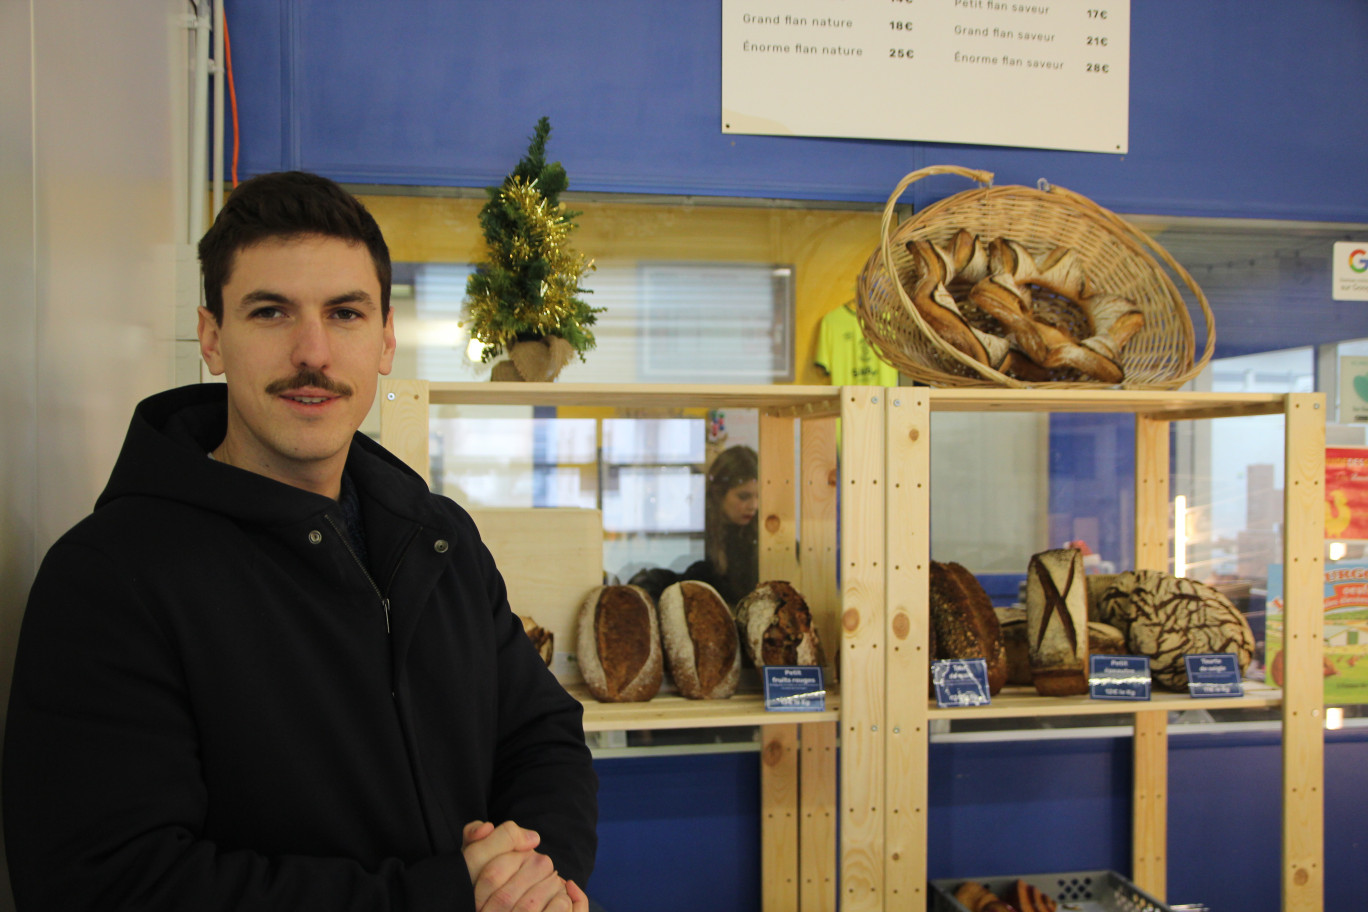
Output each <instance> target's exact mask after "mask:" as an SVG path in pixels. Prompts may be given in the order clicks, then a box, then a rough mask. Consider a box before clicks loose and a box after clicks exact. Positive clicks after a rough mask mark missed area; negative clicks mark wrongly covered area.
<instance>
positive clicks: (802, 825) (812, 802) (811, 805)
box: [798, 722, 837, 912]
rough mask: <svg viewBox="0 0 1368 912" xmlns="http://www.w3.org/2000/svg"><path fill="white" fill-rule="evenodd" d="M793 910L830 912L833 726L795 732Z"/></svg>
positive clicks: (833, 896)
mask: <svg viewBox="0 0 1368 912" xmlns="http://www.w3.org/2000/svg"><path fill="white" fill-rule="evenodd" d="M798 737H799V739H800V740H799V748H800V750H801V757H800V759H799V761H798V764H799V770H798V777H799V782H800V785H799V795H798V802H799V816H798V874H799V884H798V896H799V905H798V908H799V909H801V910H802V912H835V909H836V851H835V847H836V813H837V807H836V723H835V722H813V723H809V724H807V725H803V726H800V727H799V733H798Z"/></svg>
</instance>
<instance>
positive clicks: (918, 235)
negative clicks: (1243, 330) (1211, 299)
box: [856, 165, 1216, 389]
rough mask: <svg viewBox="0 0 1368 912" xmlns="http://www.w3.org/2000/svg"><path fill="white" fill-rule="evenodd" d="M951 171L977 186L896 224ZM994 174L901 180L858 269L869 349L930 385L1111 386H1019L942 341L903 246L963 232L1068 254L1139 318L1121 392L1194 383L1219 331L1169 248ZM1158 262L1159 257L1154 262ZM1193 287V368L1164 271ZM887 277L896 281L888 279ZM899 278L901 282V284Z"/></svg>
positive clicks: (964, 172) (1064, 193)
mask: <svg viewBox="0 0 1368 912" xmlns="http://www.w3.org/2000/svg"><path fill="white" fill-rule="evenodd" d="M937 174H955V175H959V176H961V177H965V178H968V179H970V180H973V181H976V182H978V183H979V184H980V185H981V186H980V187H978V188H976V189H973V190H965V191H963V192H961V193H957V194H955V195H954V196H951V197H948V198H946V199H943V200H940V201H939V202H936V203H933V204H932V205H930V206H927V207H926V208H925V209H923V210H922V211H921V212H919V213H917V214H916V215H914V216H913V217H911V218H909V219H907V220H906V221H904V222H903V223H902V224H898V225H895V224H894V213H895V210H896V207H897V205H898V201H899V200H900V199H901V198H902V195H903V192H904V191H905V190H906V189H907V188H908V187H909V186H911V185H912V184H913V183H915V182H917V181H919V180H921V179H922V178H924V177H930V176H932V175H937ZM992 180H993V175H992V174H991V173H989V172H987V171H972V170H969V169H967V168H958V167H954V166H949V165H942V166H936V167H931V168H923V169H921V170H919V171H914V172H912V173H911V174H909V175H907V176H906V177H905V178H903V179H902V181H901V182H900V183H899V184H898V186H897V189H895V190H894V191H893V193H892V195H891V196H889V198H888V204H887V206H885V207H884V214H883V226H882V243H881V244H880V247H879V249H877V250H875V251H874V253H873V254H872V255H871V256H870V258H869V260H868V262H866V263H865V265H864V268H863V269H862V270H861V272H860V276H859V280H858V282H857V285H856V312H857V313H858V314H859V317H860V323H861V324H862V325H863V327H864V331H865V335H866V336H867V337H868V339H869V341H870V343H871V344H873V345H874V347H875V348H877V349H878V350H879V353H880V354H881V355H882V356H883V357H884V359H885V360H887V361H888V363H890V364H892V365H893V366H894V367H896V368H898V370H899V371H901V372H902V373H903V374H905V375H907V376H908V377H910V378H912V379H913V380H916V381H919V382H921V383H926V384H929V385H931V386H990V387H1001V386H1007V387H1053V388H1081V389H1086V388H1108V387H1112V386H1114V385H1113V384H1107V383H1101V382H1093V381H1083V380H1080V381H1051V382H1047V383H1035V382H1026V381H1022V380H1018V379H1016V378H1014V377H1009V376H1007V375H1006V374H1003V373H1000V372H998V371H996V370H994V369H993V368H991V367H989V366H988V365H986V364H982V363H980V362H978V361H976V360H974V359H973V358H971V357H969V356H968V355H966V354H964V353H963V352H961V351H960V350H959V349H957V348H955V347H953V346H951V345H949V344H948V343H946V342H945V341H944V340H943V339H941V337H940V336H939V334H938V333H937V332H936V331H935V330H934V329H932V328H931V326H930V325H928V324H927V322H926V320H925V319H924V318H923V317H922V315H921V314H920V313H919V312H918V311H917V308H916V306H915V305H914V304H913V303H912V299H911V298H910V297H909V295H908V292H907V288H908V287H911V286H912V284H913V282H914V280H915V278H916V276H915V270H916V268H917V267H916V263H915V261H914V259H913V257H912V255H911V254H909V253H908V252H907V248H906V244H907V242H908V241H913V240H925V241H931V242H933V243H936V244H947V243H948V242H949V241H950V240H951V239H952V238H953V237H954V236H955V233H956V232H957V231H959V230H960V229H965V230H968V231H970V232H973V233H974V234H977V235H978V236H979V237H981V238H983V239H984V240H985V241H986V240H989V239H992V238H997V237H1006V238H1012V239H1013V240H1016V241H1019V242H1020V243H1021V244H1023V245H1024V246H1025V247H1026V248H1027V249H1028V250H1030V251H1031V253H1032V254H1034V255H1035V256H1037V257H1041V256H1043V255H1045V254H1046V253H1048V252H1049V251H1051V250H1053V249H1054V248H1055V247H1058V246H1066V247H1070V248H1072V249H1073V250H1074V251H1075V252H1076V253H1077V254H1078V255H1079V257H1080V258H1081V260H1082V264H1083V267H1084V269H1085V270H1086V273H1087V275H1088V278H1089V280H1090V281H1091V282H1092V283H1093V286H1094V287H1096V288H1099V289H1104V290H1106V291H1109V292H1113V293H1116V294H1120V295H1123V296H1125V297H1127V298H1129V299H1130V300H1131V301H1133V302H1134V303H1135V305H1136V306H1137V307H1139V308H1140V310H1141V311H1142V312H1143V313H1144V315H1145V326H1144V329H1142V330H1141V331H1140V332H1139V333H1137V334H1136V335H1135V336H1134V337H1133V338H1131V340H1130V341H1129V342H1128V343H1127V344H1126V346H1125V347H1124V349H1123V350H1122V352H1121V368H1122V370H1123V372H1124V375H1125V379H1124V381H1123V382H1122V383H1121V384H1120V386H1122V387H1124V388H1127V389H1174V388H1176V387H1178V386H1181V385H1182V384H1183V383H1185V382H1187V381H1188V380H1190V379H1192V378H1193V377H1195V376H1196V375H1197V374H1198V373H1199V372H1200V371H1201V370H1202V368H1203V367H1204V366H1205V365H1206V363H1207V361H1209V360H1210V359H1211V353H1212V350H1213V349H1214V348H1215V345H1216V328H1215V324H1214V318H1213V315H1212V313H1211V307H1210V305H1209V304H1208V303H1207V299H1206V296H1205V295H1204V294H1202V290H1201V289H1200V288H1198V287H1197V283H1196V282H1195V281H1194V280H1193V278H1192V276H1190V275H1189V274H1188V272H1187V270H1185V269H1183V267H1182V266H1180V265H1179V264H1178V263H1177V262H1175V261H1174V259H1173V257H1171V256H1169V254H1168V252H1167V251H1165V250H1164V249H1163V248H1162V247H1160V246H1159V245H1158V244H1157V243H1155V242H1154V241H1153V240H1152V239H1151V238H1149V237H1148V236H1146V235H1145V234H1144V233H1142V232H1140V231H1138V230H1136V229H1135V228H1133V227H1132V226H1131V225H1130V224H1129V223H1127V222H1126V221H1125V220H1124V219H1122V218H1121V217H1120V216H1118V215H1116V214H1115V213H1113V212H1109V211H1107V210H1106V209H1103V208H1102V207H1101V206H1098V205H1097V204H1096V203H1094V202H1092V201H1091V200H1089V199H1086V198H1085V197H1082V196H1079V195H1078V194H1076V193H1073V192H1071V191H1069V190H1065V189H1064V188H1063V187H1051V186H1047V185H1044V183H1043V182H1042V188H1041V189H1032V188H1030V187H1020V186H1006V187H994V186H992ZM1156 257H1157V258H1158V259H1157V260H1156ZM1160 262H1162V263H1163V266H1167V267H1168V269H1169V270H1170V271H1171V272H1172V273H1173V275H1176V276H1178V278H1179V279H1181V280H1182V282H1183V283H1184V284H1185V285H1186V286H1187V288H1188V290H1189V291H1191V293H1192V296H1193V298H1194V299H1195V300H1196V302H1197V304H1198V305H1199V306H1200V307H1201V311H1202V315H1203V317H1204V318H1205V320H1206V345H1205V347H1204V348H1203V351H1202V356H1201V358H1200V359H1197V360H1196V361H1195V362H1194V360H1193V353H1194V349H1195V344H1194V336H1193V324H1192V318H1191V317H1190V316H1189V313H1188V304H1187V302H1186V301H1185V300H1184V298H1183V296H1182V294H1181V293H1180V292H1179V290H1178V286H1177V285H1176V284H1175V283H1174V281H1173V279H1172V278H1171V277H1170V275H1169V273H1168V272H1165V271H1164V268H1163V266H1160ZM892 277H897V278H896V279H895V278H892ZM899 279H900V280H901V281H899Z"/></svg>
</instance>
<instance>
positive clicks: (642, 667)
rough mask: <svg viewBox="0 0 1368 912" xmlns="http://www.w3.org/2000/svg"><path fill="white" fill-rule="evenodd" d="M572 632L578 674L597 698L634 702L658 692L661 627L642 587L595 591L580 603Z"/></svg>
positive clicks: (609, 700)
mask: <svg viewBox="0 0 1368 912" xmlns="http://www.w3.org/2000/svg"><path fill="white" fill-rule="evenodd" d="M576 633H577V643H576V645H577V647H578V650H579V666H580V673H581V674H583V675H584V683H585V684H586V685H588V687H589V692H590V693H591V694H593V695H594V697H595V698H596V699H598V700H599V701H601V702H604V703H639V702H644V701H646V700H649V699H651V698H652V697H654V696H655V695H656V692H657V691H659V690H660V681H661V678H662V677H663V676H664V666H663V664H662V663H661V658H660V627H659V625H658V624H657V622H656V612H655V606H654V605H652V604H651V597H650V596H649V595H647V594H646V591H645V590H644V589H640V588H638V587H636V586H599V587H598V588H597V589H594V590H593V591H591V592H590V593H589V595H588V596H587V597H586V598H585V599H584V603H583V604H582V605H580V614H579V624H578V629H577V631H576Z"/></svg>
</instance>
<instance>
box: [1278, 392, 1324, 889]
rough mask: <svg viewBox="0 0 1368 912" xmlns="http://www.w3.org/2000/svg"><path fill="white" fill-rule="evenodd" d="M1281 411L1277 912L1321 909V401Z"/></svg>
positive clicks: (1304, 397) (1304, 399)
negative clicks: (1281, 675) (1279, 886)
mask: <svg viewBox="0 0 1368 912" xmlns="http://www.w3.org/2000/svg"><path fill="white" fill-rule="evenodd" d="M1287 398H1288V403H1287V423H1286V427H1285V433H1286V446H1287V451H1286V461H1287V479H1286V481H1285V483H1284V490H1283V496H1284V505H1283V507H1284V513H1283V516H1284V532H1283V536H1284V541H1283V548H1284V553H1283V579H1284V583H1283V590H1284V591H1283V599H1284V606H1283V624H1284V630H1283V663H1284V664H1283V667H1284V669H1285V671H1284V675H1285V677H1284V682H1285V683H1284V687H1283V739H1282V751H1283V754H1282V765H1283V781H1282V800H1283V834H1282V864H1283V870H1282V900H1283V902H1282V908H1283V912H1320V909H1321V907H1322V905H1323V904H1324V902H1325V873H1324V869H1323V862H1322V860H1323V857H1324V838H1325V837H1324V833H1325V806H1324V800H1325V798H1324V789H1323V785H1324V780H1325V743H1324V728H1323V726H1324V724H1325V721H1324V702H1325V679H1324V675H1323V662H1324V650H1325V640H1324V635H1323V632H1322V630H1321V627H1322V623H1323V620H1324V610H1325V605H1324V585H1325V583H1324V580H1325V557H1324V554H1325V396H1324V394H1322V393H1293V394H1291V395H1289V396H1288V397H1287Z"/></svg>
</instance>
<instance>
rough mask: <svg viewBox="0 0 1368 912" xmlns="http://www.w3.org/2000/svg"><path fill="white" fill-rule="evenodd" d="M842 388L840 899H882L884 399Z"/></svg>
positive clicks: (873, 390) (852, 907) (847, 903)
mask: <svg viewBox="0 0 1368 912" xmlns="http://www.w3.org/2000/svg"><path fill="white" fill-rule="evenodd" d="M886 392H887V391H886V390H884V389H882V388H880V387H868V386H848V387H843V388H842V389H841V394H840V395H841V479H840V495H839V498H838V499H839V502H840V514H841V530H840V536H841V638H840V639H839V640H838V641H837V642H838V643H839V648H840V652H841V663H840V667H841V757H840V764H841V833H840V840H841V887H840V891H841V904H840V907H841V909H843V910H845V912H867V910H880V909H883V908H884V905H883V903H884V892H883V890H884V883H883V880H884V877H883V875H884V824H883V814H884V739H885V730H886V726H885V725H884V654H885V653H886V652H887V650H886V649H885V648H884V645H883V643H884V599H885V579H884V566H883V563H884V516H883V509H884V499H883V490H884V488H885V487H886V485H885V484H883V481H884V406H883V400H884V398H885V394H886Z"/></svg>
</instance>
